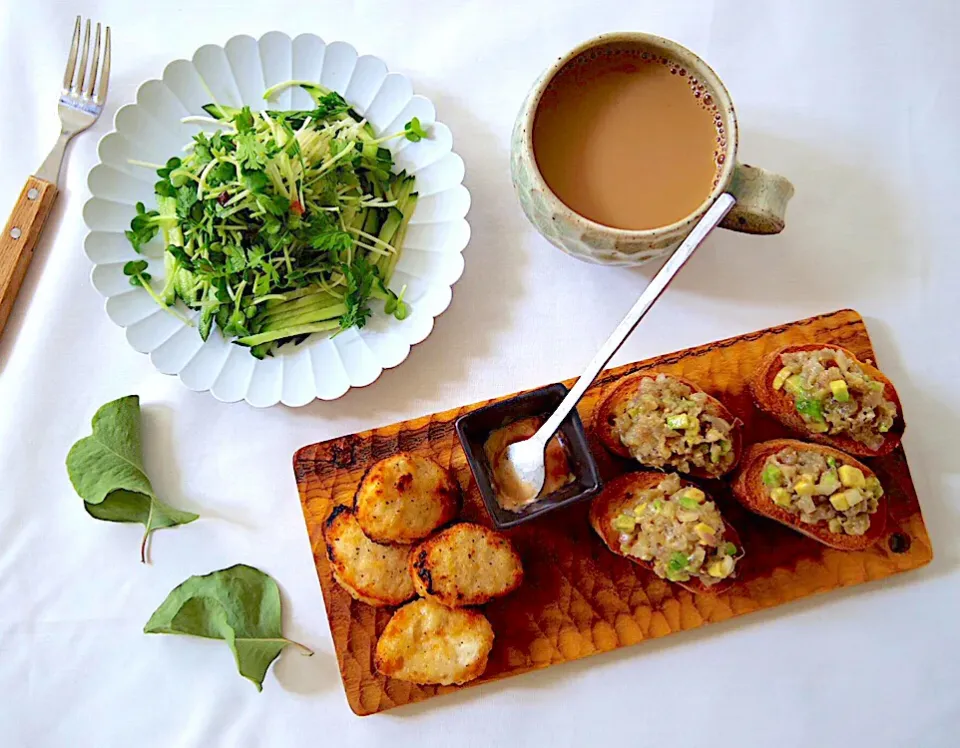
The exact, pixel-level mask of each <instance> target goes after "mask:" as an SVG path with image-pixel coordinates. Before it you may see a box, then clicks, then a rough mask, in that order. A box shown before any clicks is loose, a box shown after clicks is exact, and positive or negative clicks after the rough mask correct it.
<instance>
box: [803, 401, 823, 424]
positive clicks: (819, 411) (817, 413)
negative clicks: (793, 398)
mask: <svg viewBox="0 0 960 748" xmlns="http://www.w3.org/2000/svg"><path fill="white" fill-rule="evenodd" d="M796 406H797V413H799V414H800V415H802V416H806V417H807V418H809V419H810V420H811V421H814V422H815V423H823V405H822V404H821V403H820V401H819V400H817V399H816V398H812V397H798V398H797V403H796Z"/></svg>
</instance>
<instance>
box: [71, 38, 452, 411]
mask: <svg viewBox="0 0 960 748" xmlns="http://www.w3.org/2000/svg"><path fill="white" fill-rule="evenodd" d="M289 79H301V80H313V81H320V82H321V83H322V84H323V85H325V86H327V87H329V88H332V89H333V90H335V91H337V92H339V93H340V94H342V95H343V96H344V97H345V98H346V100H347V101H348V102H350V104H351V105H352V106H353V107H354V108H355V109H356V110H357V111H358V112H360V113H361V114H363V115H364V116H365V117H366V118H367V119H368V120H369V121H370V122H371V123H372V124H373V126H374V128H375V129H376V130H377V132H378V133H382V132H395V131H396V130H398V129H403V125H404V123H405V122H407V121H409V120H410V118H411V117H414V116H416V117H419V118H420V121H421V123H423V125H424V127H425V129H427V131H428V133H429V135H430V137H429V139H427V140H422V141H420V142H419V143H411V142H410V141H407V140H402V139H398V140H393V141H390V144H389V147H390V149H391V150H392V151H393V156H394V160H395V162H396V163H397V168H398V169H406V170H407V172H409V173H412V174H414V176H415V177H416V180H417V181H416V190H417V192H418V193H419V194H420V200H419V202H418V204H417V208H416V211H415V213H414V215H413V218H412V219H411V221H410V228H409V231H408V232H407V237H406V241H405V243H404V246H403V254H402V256H401V259H400V261H399V263H398V264H397V269H396V273H395V275H394V278H393V280H392V283H391V285H392V287H393V289H394V290H395V291H399V289H400V288H401V287H402V286H404V285H406V286H407V291H406V295H405V297H404V298H405V300H406V301H408V302H409V303H410V307H411V314H410V316H409V317H407V318H406V319H405V320H403V321H402V322H401V321H398V320H396V319H394V318H392V317H388V316H387V315H385V314H384V313H383V312H382V311H376V312H375V313H374V314H373V315H372V316H371V318H370V320H369V322H368V323H367V325H366V326H365V327H364V328H363V329H361V330H358V329H356V328H353V329H351V330H348V331H346V332H343V333H341V334H340V335H337V336H335V337H329V336H321V335H315V336H313V337H312V338H310V339H309V340H307V341H306V342H304V343H303V344H301V345H299V346H292V345H286V346H283V347H282V348H280V349H279V350H278V351H277V353H276V354H275V356H274V357H273V358H267V359H264V360H262V361H258V360H257V359H255V358H253V356H251V355H250V353H249V351H248V350H247V349H245V348H241V347H240V346H236V345H232V344H230V343H229V342H227V341H226V340H224V339H223V337H222V336H221V335H220V334H219V331H216V330H215V331H214V332H213V333H211V335H210V337H209V338H208V340H207V341H206V342H205V343H204V342H203V341H201V340H200V336H199V334H198V333H197V330H196V328H194V327H189V326H187V325H185V324H183V323H182V322H180V321H178V320H177V319H176V318H175V317H173V316H172V315H170V314H168V313H166V312H164V311H163V310H162V309H160V308H159V307H157V306H156V305H155V304H154V303H153V301H152V300H151V299H150V298H149V296H147V293H146V291H144V290H143V289H141V288H134V287H132V286H130V284H129V281H128V279H127V278H126V277H125V276H124V275H123V265H124V263H125V262H127V261H128V260H132V259H137V258H139V257H140V255H137V254H136V253H135V252H134V251H133V248H132V247H131V246H130V244H129V242H127V240H126V238H125V237H124V235H123V231H124V229H126V228H128V227H129V224H130V219H131V218H132V217H133V214H134V205H135V204H136V203H137V201H138V200H142V201H143V202H144V203H146V204H147V205H148V206H150V205H151V204H154V197H153V183H154V182H155V181H156V174H155V173H154V172H152V171H151V170H149V169H145V168H143V167H140V166H133V165H131V164H129V163H128V159H135V160H140V161H147V162H152V163H165V162H166V160H167V159H168V158H170V157H171V156H175V155H178V154H179V153H180V152H181V151H182V148H183V146H184V145H186V144H187V143H188V142H189V141H190V139H191V137H192V136H193V134H194V133H195V132H196V131H197V127H198V126H197V125H187V124H183V123H181V121H180V120H181V118H182V117H185V116H187V115H202V114H204V112H203V111H202V110H201V107H202V106H203V105H204V104H207V103H209V102H210V101H211V99H212V98H215V99H216V101H218V102H219V103H221V104H227V105H231V106H242V105H248V106H250V107H251V108H254V109H263V108H264V105H265V102H264V101H263V92H264V90H265V89H266V88H267V87H269V86H271V85H273V84H275V83H279V82H281V81H285V80H289ZM211 94H212V96H211ZM270 106H271V107H275V108H277V109H288V108H308V107H310V106H311V100H310V97H309V96H308V95H307V94H306V92H304V91H302V90H300V89H296V90H294V89H290V90H287V91H284V92H283V93H282V94H280V95H279V96H278V97H277V99H276V100H275V101H271V102H270ZM114 127H115V131H114V132H111V133H108V134H107V135H105V136H104V137H103V139H102V140H101V141H100V146H99V156H100V163H99V164H97V166H95V167H94V168H93V170H92V171H91V172H90V176H89V179H88V184H89V186H90V192H91V193H92V195H93V197H92V198H91V199H90V200H88V201H87V203H86V205H84V208H83V219H84V222H85V223H86V225H87V228H89V229H90V233H88V234H87V237H86V239H85V241H84V251H85V252H86V254H87V256H88V257H89V258H90V260H91V261H92V262H93V263H94V268H93V272H92V274H91V280H92V282H93V285H94V287H95V288H96V289H97V291H99V292H100V293H101V294H102V295H103V296H104V297H105V298H106V310H107V314H108V315H109V317H110V319H111V320H113V321H114V322H115V323H116V324H118V325H120V326H121V327H123V328H125V330H126V336H127V340H128V341H129V342H130V345H131V346H133V348H134V349H135V350H137V351H140V352H141V353H147V354H149V355H150V359H151V360H152V361H153V364H154V366H156V368H157V369H158V370H159V371H161V372H163V373H164V374H172V375H176V376H178V377H179V378H180V380H181V381H182V382H183V383H184V384H185V385H186V386H187V387H189V388H190V389H192V390H196V391H204V390H210V391H211V392H212V393H213V396H214V397H216V398H217V399H218V400H222V401H224V402H236V401H239V400H246V401H247V402H248V403H250V404H251V405H253V406H256V407H267V406H270V405H276V404H277V403H281V402H282V403H284V404H286V405H290V406H299V405H305V404H307V403H309V402H312V401H313V400H314V399H316V398H319V399H321V400H334V399H336V398H338V397H340V396H342V395H343V394H344V393H346V392H347V390H348V389H350V387H363V386H365V385H368V384H370V383H371V382H373V381H374V380H375V379H376V378H377V377H379V376H380V374H381V372H382V371H383V370H384V369H389V368H391V367H394V366H397V365H398V364H399V363H401V362H402V361H403V360H404V359H405V358H406V357H407V355H408V354H409V352H410V346H411V345H414V344H415V343H419V342H420V341H422V340H423V339H424V338H426V337H427V336H428V335H429V334H430V331H431V330H432V329H433V320H434V317H436V316H437V315H439V314H440V313H441V312H443V310H444V309H446V308H447V306H448V305H449V303H450V298H451V289H452V286H453V284H454V283H455V282H456V281H457V279H458V278H459V277H460V275H461V273H462V272H463V256H462V254H461V252H462V251H463V249H464V247H466V245H467V242H468V241H469V239H470V226H469V225H468V224H467V222H466V220H465V216H466V214H467V211H468V209H469V208H470V193H469V192H467V189H466V187H464V186H463V174H464V166H463V160H462V159H461V158H460V157H459V156H458V155H457V154H455V153H454V152H453V150H452V148H453V137H452V136H451V134H450V130H449V129H448V128H447V127H446V125H443V124H441V123H439V122H437V121H436V113H435V111H434V107H433V104H432V103H430V101H429V100H428V99H426V98H424V97H423V96H418V95H414V93H413V86H412V85H411V83H410V81H409V80H408V79H407V78H406V76H403V75H400V74H398V73H389V72H387V66H386V65H385V64H384V63H383V62H382V61H381V60H379V59H377V58H376V57H373V56H370V55H364V56H362V57H360V56H358V55H357V51H356V50H355V49H354V48H353V47H352V46H350V45H349V44H346V43H344V42H333V43H331V44H326V43H325V42H324V41H323V39H321V38H320V37H318V36H314V35H312V34H303V35H301V36H298V37H297V38H296V39H290V37H288V36H286V35H285V34H282V33H280V32H277V31H271V32H269V33H267V34H264V35H263V36H262V37H260V39H259V40H257V39H254V38H252V37H249V36H235V37H233V38H232V39H230V41H228V42H227V43H226V44H225V45H224V46H223V47H218V46H215V45H206V46H203V47H200V49H198V50H197V51H196V52H195V53H194V55H193V60H192V61H191V60H175V61H174V62H171V63H170V64H169V65H168V66H167V67H166V69H165V70H164V71H163V78H162V79H161V80H149V81H147V82H146V83H144V84H143V85H142V86H140V88H139V89H138V90H137V101H136V103H135V104H129V105H127V106H124V107H121V108H120V110H119V111H118V112H117V115H116V118H115V120H114ZM145 254H146V255H147V259H148V260H149V262H150V273H151V274H152V275H153V277H154V283H159V282H160V281H162V279H163V261H162V247H161V246H160V243H159V242H158V241H157V240H155V241H154V242H153V243H151V244H150V245H148V246H147V248H146V251H145ZM180 311H181V312H183V313H184V314H191V315H193V316H196V313H195V312H190V311H189V310H187V309H186V308H185V307H183V306H182V305H181V307H180Z"/></svg>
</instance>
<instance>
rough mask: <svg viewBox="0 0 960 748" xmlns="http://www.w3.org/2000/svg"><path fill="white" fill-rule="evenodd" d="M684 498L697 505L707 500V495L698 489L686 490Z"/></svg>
mask: <svg viewBox="0 0 960 748" xmlns="http://www.w3.org/2000/svg"><path fill="white" fill-rule="evenodd" d="M684 496H685V497H686V498H688V499H693V500H694V501H696V502H697V503H698V504H699V503H700V502H701V501H703V500H704V499H705V498H707V495H706V494H705V493H704V492H703V491H701V490H700V489H699V488H688V489H687V492H686V493H685V494H684Z"/></svg>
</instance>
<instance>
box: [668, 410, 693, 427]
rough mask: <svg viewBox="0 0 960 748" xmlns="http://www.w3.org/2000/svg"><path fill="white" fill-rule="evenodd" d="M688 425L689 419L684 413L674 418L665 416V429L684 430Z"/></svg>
mask: <svg viewBox="0 0 960 748" xmlns="http://www.w3.org/2000/svg"><path fill="white" fill-rule="evenodd" d="M689 423H690V417H689V416H688V415H687V414H686V413H680V414H679V415H676V416H667V427H668V428H671V429H685V428H687V425H688V424H689Z"/></svg>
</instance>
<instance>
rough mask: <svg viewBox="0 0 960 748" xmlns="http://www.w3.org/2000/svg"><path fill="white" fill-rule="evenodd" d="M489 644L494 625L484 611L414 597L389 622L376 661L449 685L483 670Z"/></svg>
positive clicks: (386, 668) (385, 669)
mask: <svg viewBox="0 0 960 748" xmlns="http://www.w3.org/2000/svg"><path fill="white" fill-rule="evenodd" d="M491 649H493V627H492V626H490V622H489V621H488V620H487V619H486V617H485V616H484V615H483V614H481V613H477V612H476V611H472V610H462V609H460V608H448V607H446V606H445V605H440V604H439V603H435V602H433V601H432V600H416V601H414V602H412V603H409V604H408V605H404V606H403V607H402V608H400V610H398V611H397V612H396V613H394V614H393V617H392V618H391V619H390V620H389V622H388V623H387V626H386V628H385V629H384V630H383V634H381V635H380V640H379V641H378V642H377V649H376V653H375V655H374V664H375V665H376V668H377V671H378V672H379V673H382V674H383V675H386V676H389V677H391V678H397V679H398V680H405V681H410V682H411V683H421V684H428V683H436V684H440V685H445V686H446V685H451V684H453V683H466V682H467V681H470V680H473V679H474V678H476V677H477V676H479V675H481V674H482V673H483V671H484V670H485V669H486V667H487V658H488V657H489V655H490V650H491Z"/></svg>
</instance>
